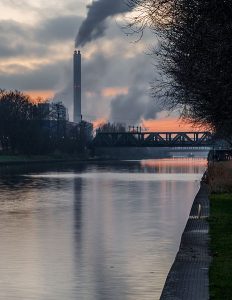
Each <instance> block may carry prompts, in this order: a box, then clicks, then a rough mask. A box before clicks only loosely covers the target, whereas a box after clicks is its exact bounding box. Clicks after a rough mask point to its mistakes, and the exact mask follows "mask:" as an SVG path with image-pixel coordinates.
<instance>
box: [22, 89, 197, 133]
mask: <svg viewBox="0 0 232 300" xmlns="http://www.w3.org/2000/svg"><path fill="white" fill-rule="evenodd" d="M122 91H123V92H125V93H126V91H127V90H126V88H121V89H120V92H122ZM103 92H104V93H105V96H109V95H112V94H114V95H115V94H117V92H118V88H109V89H105V90H104V91H103ZM25 93H26V94H28V95H29V96H31V97H32V99H36V98H42V99H49V98H52V97H53V95H54V92H53V91H51V90H47V91H46V90H45V91H25ZM105 122H108V120H107V118H105V117H102V118H100V119H97V120H95V121H93V125H94V128H97V127H99V125H100V124H103V123H105ZM140 126H141V127H142V128H144V130H146V131H194V130H197V129H196V128H195V129H194V127H192V125H191V124H189V123H186V122H183V121H180V120H179V119H178V118H174V117H172V118H170V117H168V118H162V119H155V120H144V121H143V122H142V124H140Z"/></svg>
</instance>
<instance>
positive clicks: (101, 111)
mask: <svg viewBox="0 0 232 300" xmlns="http://www.w3.org/2000/svg"><path fill="white" fill-rule="evenodd" d="M114 1H116V0H114ZM89 3H90V1H87V0H82V1H73V0H66V1H64V0H60V1H55V0H52V1H49V2H48V1H45V0H35V1H33V4H32V1H29V0H24V1H16V0H15V1H6V0H2V1H1V3H0V9H1V11H4V13H3V14H2V15H1V16H0V28H1V30H0V39H1V45H0V82H1V86H0V88H3V89H19V90H21V91H26V92H27V93H30V94H31V95H32V96H33V97H37V96H39V95H41V96H42V97H44V96H49V97H54V99H55V100H59V101H63V102H64V103H65V105H66V106H67V107H68V108H69V112H70V113H69V114H70V116H72V92H73V91H72V54H73V50H74V42H75V38H76V35H77V33H78V30H79V29H80V26H81V24H82V25H83V21H84V20H86V16H88V8H87V7H86V5H87V4H89ZM120 3H121V2H120ZM115 10H116V12H117V13H115V14H114V15H116V14H118V13H120V12H121V11H122V12H123V11H125V9H121V8H117V7H116V6H115ZM96 17H97V16H96ZM99 18H100V16H99ZM103 21H104V24H105V25H104V26H105V28H104V36H100V37H99V39H97V40H94V38H93V39H92V38H91V39H90V40H89V41H90V42H89V43H86V44H85V46H84V47H83V48H81V51H82V57H83V70H82V72H83V74H82V75H83V105H82V107H83V116H84V118H85V119H87V120H89V121H94V120H99V119H110V120H111V121H115V122H117V121H118V122H123V123H127V124H138V123H140V122H141V120H151V119H155V118H158V117H159V114H157V113H158V112H160V111H161V110H162V108H161V107H160V106H159V105H157V103H156V101H155V99H152V98H151V97H150V95H149V84H150V82H151V81H152V80H153V79H154V78H156V77H157V72H156V70H155V69H154V66H153V60H152V58H151V57H150V56H149V55H146V53H147V52H149V51H148V49H149V47H150V46H151V45H154V44H155V43H156V41H155V39H154V36H152V34H151V33H149V32H147V33H146V34H145V37H144V39H143V40H142V41H140V42H139V43H134V42H132V41H133V40H134V39H133V37H127V36H126V35H125V34H124V33H123V31H122V26H123V25H124V24H125V23H124V22H125V20H123V17H122V15H120V14H118V16H117V17H109V18H107V20H106V19H103Z"/></svg>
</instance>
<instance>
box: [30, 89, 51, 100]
mask: <svg viewBox="0 0 232 300" xmlns="http://www.w3.org/2000/svg"><path fill="white" fill-rule="evenodd" d="M24 93H25V94H26V95H29V96H30V97H31V98H32V99H37V98H42V99H45V100H47V99H49V98H52V97H53V96H54V91H51V90H47V91H46V90H45V91H35V90H33V91H24Z"/></svg>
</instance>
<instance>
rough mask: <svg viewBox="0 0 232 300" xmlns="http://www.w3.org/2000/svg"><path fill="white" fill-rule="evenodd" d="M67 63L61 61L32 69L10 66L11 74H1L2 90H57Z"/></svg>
mask: <svg viewBox="0 0 232 300" xmlns="http://www.w3.org/2000/svg"><path fill="white" fill-rule="evenodd" d="M66 64H67V62H66V61H59V63H58V62H56V63H52V64H46V65H40V66H39V67H38V68H37V69H33V70H32V69H30V68H26V67H22V66H19V65H10V66H8V68H9V71H10V72H9V73H4V72H1V73H0V88H2V89H19V90H50V89H55V88H56V86H57V85H58V83H59V81H60V80H61V78H60V77H61V76H60V74H62V71H63V69H64V68H65V66H66Z"/></svg>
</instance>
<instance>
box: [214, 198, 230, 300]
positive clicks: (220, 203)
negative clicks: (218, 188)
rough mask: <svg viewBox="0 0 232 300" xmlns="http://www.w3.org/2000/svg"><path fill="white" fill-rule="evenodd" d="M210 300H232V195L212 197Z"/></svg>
mask: <svg viewBox="0 0 232 300" xmlns="http://www.w3.org/2000/svg"><path fill="white" fill-rule="evenodd" d="M210 198H211V214H210V215H211V216H210V236H211V250H212V254H213V261H212V264H211V268H210V274H209V275H210V295H211V298H210V299H215V300H221V299H224V300H231V299H232V194H212V195H211V197H210Z"/></svg>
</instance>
